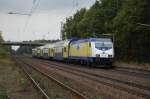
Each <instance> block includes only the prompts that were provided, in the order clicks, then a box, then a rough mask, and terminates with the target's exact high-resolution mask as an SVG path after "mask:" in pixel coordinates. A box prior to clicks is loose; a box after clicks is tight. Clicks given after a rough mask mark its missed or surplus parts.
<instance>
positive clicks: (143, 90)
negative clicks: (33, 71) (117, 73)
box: [38, 61, 150, 98]
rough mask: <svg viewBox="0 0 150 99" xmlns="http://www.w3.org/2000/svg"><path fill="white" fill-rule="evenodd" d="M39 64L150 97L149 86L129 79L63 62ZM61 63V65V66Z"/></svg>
mask: <svg viewBox="0 0 150 99" xmlns="http://www.w3.org/2000/svg"><path fill="white" fill-rule="evenodd" d="M38 64H44V65H45V66H50V67H52V68H55V69H58V70H61V71H64V72H68V73H71V74H74V75H77V76H82V77H83V78H87V79H89V80H92V81H95V82H98V83H102V84H104V85H108V86H111V87H115V88H117V89H120V90H123V91H127V92H129V93H132V94H135V95H138V96H142V97H145V98H149V97H150V88H149V86H143V85H139V84H136V83H131V82H128V81H122V80H118V79H113V78H110V77H105V76H101V75H97V74H91V73H89V72H86V71H82V70H79V69H76V68H72V67H71V66H70V67H68V66H64V65H62V64H59V65H58V64H54V63H49V62H46V61H45V62H42V63H38ZM60 65H61V66H60Z"/></svg>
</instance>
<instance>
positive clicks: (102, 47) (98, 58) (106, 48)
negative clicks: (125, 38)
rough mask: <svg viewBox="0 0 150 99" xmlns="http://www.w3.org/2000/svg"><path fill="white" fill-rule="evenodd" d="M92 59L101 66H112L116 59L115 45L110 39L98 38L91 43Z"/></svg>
mask: <svg viewBox="0 0 150 99" xmlns="http://www.w3.org/2000/svg"><path fill="white" fill-rule="evenodd" d="M91 45H92V46H91V47H92V57H94V61H95V62H96V63H98V64H99V63H100V64H109V65H111V64H112V62H113V58H114V45H113V41H112V39H110V38H98V39H94V40H93V41H92V42H91Z"/></svg>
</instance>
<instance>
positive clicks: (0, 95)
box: [0, 89, 9, 99]
mask: <svg viewBox="0 0 150 99" xmlns="http://www.w3.org/2000/svg"><path fill="white" fill-rule="evenodd" d="M0 99H9V96H8V95H7V91H6V90H5V89H2V90H1V89H0Z"/></svg>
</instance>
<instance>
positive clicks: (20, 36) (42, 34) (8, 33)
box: [0, 0, 95, 41]
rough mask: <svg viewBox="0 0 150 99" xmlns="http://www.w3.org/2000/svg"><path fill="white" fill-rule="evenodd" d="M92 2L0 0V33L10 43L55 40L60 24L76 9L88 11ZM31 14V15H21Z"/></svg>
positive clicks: (83, 0)
mask: <svg viewBox="0 0 150 99" xmlns="http://www.w3.org/2000/svg"><path fill="white" fill-rule="evenodd" d="M38 1H39V2H38ZM94 2H95V0H0V30H1V31H2V32H3V37H4V39H5V40H11V41H23V40H35V39H43V38H44V39H50V40H52V39H59V38H60V27H61V24H60V23H61V21H64V20H65V17H68V16H70V15H73V13H75V12H76V11H77V9H81V8H85V7H86V8H89V7H90V6H91V5H92V4H93V3H94ZM32 8H33V10H32V11H31V9H32ZM8 12H13V13H20V14H8ZM31 12H32V15H31V16H28V15H23V14H30V13H31ZM21 14H22V15H21Z"/></svg>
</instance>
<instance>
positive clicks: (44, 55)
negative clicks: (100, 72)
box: [32, 38, 114, 67]
mask: <svg viewBox="0 0 150 99" xmlns="http://www.w3.org/2000/svg"><path fill="white" fill-rule="evenodd" d="M32 57H34V58H41V59H48V60H56V61H63V62H68V63H80V64H84V65H88V66H93V65H98V66H106V67H108V66H109V67H110V66H112V63H113V60H114V43H113V40H112V38H86V39H67V40H62V41H58V42H55V43H52V44H46V45H44V46H40V47H36V48H34V49H32Z"/></svg>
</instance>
